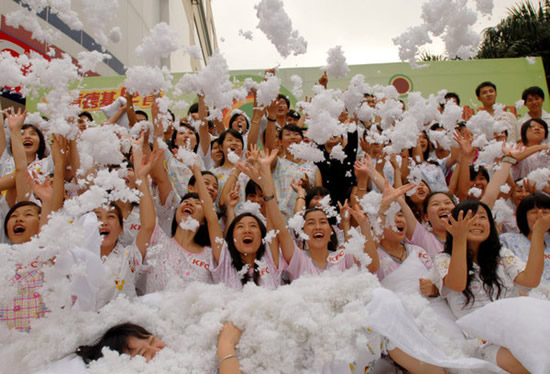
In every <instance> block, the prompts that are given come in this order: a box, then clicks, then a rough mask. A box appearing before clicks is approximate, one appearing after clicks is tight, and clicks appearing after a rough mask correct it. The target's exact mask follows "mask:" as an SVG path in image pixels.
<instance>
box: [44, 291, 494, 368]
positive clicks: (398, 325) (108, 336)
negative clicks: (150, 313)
mask: <svg viewBox="0 0 550 374" xmlns="http://www.w3.org/2000/svg"><path fill="white" fill-rule="evenodd" d="M365 308H366V310H367V313H368V316H369V324H370V325H371V326H372V329H369V330H368V331H365V336H366V338H367V344H366V346H365V349H364V350H363V354H362V355H361V357H358V358H357V360H356V361H355V362H354V363H353V364H352V365H350V363H348V362H342V361H336V360H333V361H332V362H328V363H326V364H325V365H324V366H323V368H322V369H321V370H319V371H315V370H313V369H314V367H310V370H306V371H304V372H308V373H310V372H311V373H318V372H321V373H323V374H356V373H364V372H365V367H369V368H371V369H372V370H369V373H370V372H379V373H389V372H390V371H387V370H388V366H384V365H385V361H383V360H379V359H380V358H381V357H382V355H383V353H384V352H389V354H390V356H391V358H392V359H394V360H395V361H396V362H398V363H400V364H401V365H403V366H405V367H406V368H407V369H408V372H410V373H453V372H456V371H455V369H462V370H467V371H469V370H473V369H483V370H484V371H483V372H495V373H498V372H501V371H500V370H499V369H498V368H497V367H495V366H494V365H492V364H490V363H488V362H486V361H481V360H478V359H474V358H462V359H451V358H449V357H448V356H446V355H445V354H444V353H443V352H441V351H440V350H438V349H437V348H435V347H434V346H433V345H432V344H431V343H430V342H429V341H428V339H426V338H425V337H424V336H423V335H422V334H421V333H420V332H419V330H418V328H417V327H416V325H415V321H414V318H413V317H412V315H411V314H410V313H409V312H408V311H407V310H406V309H405V307H404V305H403V304H402V303H401V301H400V300H399V298H398V297H397V296H396V295H395V294H394V293H393V292H391V291H389V290H385V289H383V288H377V289H375V290H374V291H373V297H372V300H371V301H370V302H369V303H368V304H367V305H366V306H365ZM390 315H391V318H388V316H390ZM251 328H252V327H251ZM248 333H249V336H248V338H249V341H247V342H246V343H243V342H241V346H237V345H238V344H239V341H240V340H241V331H240V330H239V329H238V328H237V327H235V326H234V325H232V324H225V325H223V327H222V329H221V331H220V332H219V334H218V339H217V360H218V365H217V367H218V368H219V373H221V374H227V373H230V374H232V373H241V367H240V360H243V359H253V360H254V359H255V358H253V357H247V354H246V353H243V351H246V347H242V345H243V344H245V345H246V344H248V343H250V335H251V334H250V331H248ZM263 333H264V332H253V333H252V335H255V336H260V335H261V334H263ZM317 338H318V337H317ZM253 339H256V338H253ZM307 339H308V340H309V339H311V340H315V339H316V337H314V336H309V337H308V338H307ZM256 340H258V339H256ZM260 340H261V339H260ZM394 342H396V343H397V344H394ZM283 343H284V342H283ZM307 346H308V344H307V342H306V344H305V348H303V349H300V348H296V347H294V348H293V349H298V350H301V351H302V354H303V361H304V362H305V361H308V360H309V361H311V358H310V357H307V356H308V355H316V354H317V352H311V351H308V347H307ZM165 347H166V345H165V343H164V342H163V337H162V336H155V335H153V334H152V333H150V332H149V331H148V330H147V329H145V328H144V327H142V326H139V325H136V324H133V323H123V324H119V325H116V326H114V327H111V328H110V329H108V330H107V331H106V332H105V333H104V334H103V335H102V337H101V338H99V339H98V340H97V341H95V342H93V343H91V344H90V345H84V346H80V347H79V348H78V349H77V350H76V352H75V353H76V355H77V357H74V356H72V358H67V359H65V360H62V361H60V362H58V363H56V364H54V365H51V366H50V367H49V368H48V370H46V371H41V372H40V373H39V374H53V373H64V372H68V371H70V372H71V373H75V374H80V373H87V372H88V367H87V366H86V365H88V364H92V363H93V362H94V361H96V360H101V359H102V358H103V355H104V354H105V353H106V351H105V350H106V349H107V350H111V351H115V352H118V353H119V354H122V355H129V356H130V357H136V356H143V357H144V358H145V362H147V364H145V363H143V364H144V365H145V366H142V369H143V371H144V372H156V371H158V370H159V368H165V367H166V365H167V364H169V365H172V364H174V365H175V366H177V367H181V366H180V365H178V362H174V363H173V361H171V360H170V357H169V356H162V355H159V356H158V357H157V354H158V353H159V352H160V351H161V350H162V349H164V348H165ZM169 348H172V349H175V348H176V347H169ZM309 348H311V347H309ZM281 349H283V350H286V349H290V347H287V348H281ZM351 350H352V347H350V351H351ZM247 352H248V353H250V351H247ZM196 353H197V352H195V353H193V352H188V351H186V352H181V353H178V352H176V354H182V355H186V354H187V355H189V354H196ZM279 353H280V352H273V357H276V356H277V355H278V354H279ZM321 353H322V352H321ZM256 354H261V353H258V352H256ZM238 356H239V357H238ZM273 357H271V358H269V357H263V358H262V361H263V362H264V364H265V365H266V366H267V367H269V361H270V360H273ZM116 360H118V359H116ZM163 360H164V362H162V361H163ZM166 360H168V361H166ZM98 363H99V362H98ZM126 364H128V361H126ZM272 364H273V365H276V363H273V362H272ZM113 365H115V366H113ZM120 365H125V363H124V361H120V362H119V361H115V362H113V361H112V357H111V361H110V362H107V363H106V364H104V365H103V366H101V369H98V368H97V367H93V366H91V368H92V369H93V370H91V372H102V373H103V372H109V371H111V370H115V371H116V367H119V368H120V367H121V366H120ZM149 365H151V366H150V367H149ZM313 366H314V365H313ZM207 367H212V365H209V364H205V365H204V369H205V372H209V371H208V370H207ZM264 367H265V366H264ZM132 368H133V369H135V368H136V367H135V366H133V365H132V366H130V367H128V370H133V369H132ZM444 368H445V369H444ZM273 369H274V370H273V372H284V371H280V368H279V369H277V367H276V366H275V367H273ZM289 369H292V371H293V372H294V370H295V369H296V368H289ZM98 370H99V371H98ZM102 370H103V371H102ZM190 370H192V369H190ZM390 370H392V371H391V372H394V370H395V369H394V368H393V367H392V368H391V369H390Z"/></svg>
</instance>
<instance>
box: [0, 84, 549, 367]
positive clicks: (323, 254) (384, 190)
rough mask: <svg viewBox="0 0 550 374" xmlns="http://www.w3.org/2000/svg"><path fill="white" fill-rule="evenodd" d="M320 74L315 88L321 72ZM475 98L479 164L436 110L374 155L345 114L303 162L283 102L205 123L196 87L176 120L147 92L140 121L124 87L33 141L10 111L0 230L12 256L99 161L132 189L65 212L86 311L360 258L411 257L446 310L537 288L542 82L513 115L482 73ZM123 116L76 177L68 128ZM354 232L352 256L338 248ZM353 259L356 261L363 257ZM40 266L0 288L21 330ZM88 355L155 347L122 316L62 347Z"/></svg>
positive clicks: (77, 302) (2, 311) (500, 361)
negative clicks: (111, 158)
mask: <svg viewBox="0 0 550 374" xmlns="http://www.w3.org/2000/svg"><path fill="white" fill-rule="evenodd" d="M320 84H321V85H324V86H325V88H326V86H327V81H326V75H325V76H324V77H322V79H321V80H320ZM475 93H476V96H477V98H478V100H479V101H480V102H481V108H480V111H485V112H487V113H488V114H489V115H490V116H493V117H494V120H495V121H496V122H497V123H500V124H501V125H502V131H500V132H496V133H494V135H493V136H494V139H495V140H497V141H499V142H501V149H502V152H500V154H499V156H498V157H497V158H494V159H493V160H492V161H491V162H489V163H485V164H481V163H479V162H476V161H478V158H479V156H480V153H481V152H482V151H483V149H482V148H483V146H481V147H479V146H476V141H475V139H474V137H473V136H472V132H471V131H470V129H469V125H468V123H466V122H465V121H461V120H458V121H457V122H456V124H455V126H454V127H455V131H454V133H445V136H446V137H447V138H449V137H452V139H447V140H448V142H449V144H451V142H452V145H451V146H450V147H445V146H444V142H443V141H442V140H441V137H435V136H432V134H434V133H435V132H439V131H443V132H444V131H445V129H444V127H443V126H442V125H441V124H440V123H438V122H437V121H435V120H433V121H430V122H427V123H425V124H424V131H422V132H421V133H420V136H419V137H418V140H417V144H416V146H414V147H413V148H411V149H405V150H403V151H402V152H400V153H399V154H395V153H394V154H389V153H387V146H389V145H390V143H389V140H388V139H387V138H384V137H383V136H381V135H382V134H383V133H384V131H385V130H386V129H385V128H383V127H382V126H381V124H380V117H378V116H376V115H375V116H374V117H373V118H372V120H370V121H360V120H359V119H358V118H357V116H353V115H351V114H350V113H348V112H347V111H346V110H344V111H343V112H342V113H341V115H340V117H339V121H340V122H341V123H342V124H345V125H346V126H347V129H348V131H347V132H346V133H345V134H343V135H335V136H332V137H331V138H330V139H329V140H328V141H327V142H326V143H325V144H314V146H315V147H316V148H318V149H319V150H321V151H322V153H323V155H324V159H323V160H321V161H318V162H312V161H308V160H303V159H300V158H299V157H297V156H296V154H295V152H293V146H294V145H296V144H300V143H302V142H306V143H315V142H314V141H313V140H312V139H308V136H307V123H308V118H307V115H305V114H304V113H300V112H299V111H298V110H294V109H292V108H291V105H290V101H289V99H288V98H287V97H286V96H284V95H282V94H279V95H278V96H277V98H276V99H275V100H274V101H273V102H272V104H271V105H269V106H268V107H265V108H261V107H259V106H257V105H255V106H254V110H253V113H252V116H251V118H250V117H249V116H248V115H247V114H246V113H245V112H243V111H240V110H234V111H233V112H231V113H229V114H228V116H229V118H230V119H229V122H228V123H229V128H225V127H224V125H223V123H222V121H220V120H216V119H214V120H208V119H207V118H208V116H209V108H207V106H206V104H205V100H204V97H201V96H199V97H198V98H197V102H196V103H195V104H193V105H192V106H191V107H190V108H189V113H188V116H187V117H185V118H175V116H174V115H173V114H172V113H171V112H170V111H168V112H165V113H161V111H160V109H159V106H158V105H157V104H156V102H155V103H154V104H153V108H152V111H151V113H149V114H148V113H146V112H143V111H139V110H137V111H135V110H134V108H133V106H132V102H133V95H132V94H130V93H127V94H126V104H122V105H121V106H120V107H119V108H117V110H116V112H115V113H114V114H113V115H112V116H111V117H110V118H108V119H107V121H105V122H104V123H102V124H101V125H99V124H96V123H95V122H94V119H93V117H92V116H91V115H90V113H87V112H83V113H81V114H80V115H79V117H78V118H75V119H74V121H73V123H72V124H73V125H74V126H75V127H78V134H77V135H76V136H75V137H74V138H73V139H67V138H65V137H63V136H60V135H58V134H54V135H51V136H48V135H47V134H46V133H45V132H44V131H43V129H41V127H40V123H36V124H30V123H27V122H26V111H24V110H21V109H18V110H15V109H13V108H7V109H5V110H4V111H3V115H2V116H0V153H1V162H0V189H1V190H2V191H4V193H3V196H2V198H1V200H0V215H1V217H2V220H3V222H4V229H3V232H2V234H1V235H0V240H1V242H2V243H6V244H10V245H11V246H12V247H13V248H16V247H17V246H19V245H23V244H25V243H31V242H32V241H33V240H35V239H36V237H37V236H40V233H41V230H42V228H43V227H45V225H47V224H48V219H49V217H51V214H52V212H58V211H62V210H63V209H65V208H66V207H67V205H68V204H70V202H71V201H72V200H74V199H75V198H77V197H78V196H82V195H83V194H84V193H85V192H86V191H89V190H90V189H91V188H92V187H93V186H94V178H96V176H98V175H99V174H100V173H101V172H102V171H104V170H107V171H108V172H109V173H111V174H110V175H116V176H118V177H120V178H121V179H122V180H124V184H125V186H126V187H127V188H128V189H130V190H134V191H135V190H137V191H138V193H137V194H136V196H138V198H137V199H135V200H134V201H131V200H130V199H127V198H125V196H114V194H113V191H110V190H108V191H106V193H105V196H106V197H107V198H106V199H105V201H103V202H102V203H101V204H98V205H97V206H95V207H94V208H93V209H90V210H89V212H88V213H85V214H84V215H82V217H75V218H76V219H79V220H80V222H82V221H83V220H86V221H87V222H88V223H87V224H88V225H89V226H85V227H87V228H90V230H92V231H94V230H95V231H97V232H96V233H95V235H96V237H97V238H99V240H96V241H91V243H92V244H90V245H92V246H95V247H94V248H93V249H92V252H93V253H95V254H96V259H95V260H94V261H96V262H97V263H99V266H100V267H101V266H102V267H103V270H102V271H103V273H102V279H100V280H91V279H90V280H88V282H90V284H92V283H93V287H88V288H87V290H90V289H93V290H94V291H93V292H83V291H82V292H80V291H79V290H78V289H76V288H75V291H74V295H72V298H73V305H74V306H75V307H77V306H78V307H80V308H82V309H83V310H98V309H100V308H102V307H103V306H104V305H106V304H108V303H109V302H110V301H112V300H113V299H115V298H116V297H118V296H119V295H121V294H123V295H125V296H126V297H129V298H135V297H138V296H141V295H146V294H150V293H154V292H159V291H162V290H165V289H168V288H171V289H184V288H185V287H187V286H188V285H189V284H190V283H191V282H204V283H223V284H225V285H226V286H227V287H229V288H233V289H242V288H243V287H245V286H246V285H247V284H255V285H256V286H258V287H261V288H265V289H267V290H274V289H277V288H279V287H285V286H286V285H288V284H291V283H292V282H293V281H294V280H296V279H298V278H300V277H302V276H304V275H309V276H315V275H318V274H321V273H322V272H325V271H337V272H344V271H346V270H347V269H350V268H357V267H360V268H361V269H362V270H361V271H365V272H371V273H373V274H375V275H376V276H377V277H378V279H379V280H380V282H381V286H384V285H385V283H384V281H385V280H387V281H388V282H389V281H390V275H392V273H395V274H398V272H399V269H400V267H402V266H403V265H404V264H406V263H408V262H412V261H420V263H421V264H422V267H421V268H422V270H423V271H422V273H421V275H420V273H419V276H418V277H415V278H414V279H413V278H411V279H407V280H406V281H407V282H409V284H413V285H414V286H413V288H414V289H416V291H417V292H419V293H420V294H421V295H423V296H424V297H426V298H429V299H431V300H439V301H442V302H443V304H444V305H445V307H446V308H449V309H450V314H451V315H452V318H454V319H458V318H460V317H462V316H465V315H467V314H469V313H471V312H472V311H474V310H477V309H479V308H482V307H483V306H485V305H487V304H489V303H491V302H493V301H496V300H499V299H503V298H510V297H516V296H524V295H527V294H528V292H529V291H530V290H531V289H533V288H536V287H538V286H539V285H540V284H541V283H545V282H549V281H550V247H549V245H550V241H548V240H549V238H548V237H547V232H548V230H549V229H550V197H549V196H548V193H550V186H548V184H547V182H548V176H547V178H546V179H547V180H546V183H541V182H540V178H538V179H537V180H529V175H530V174H531V173H532V172H535V171H537V170H539V169H541V168H544V167H546V165H548V161H550V156H549V154H548V145H549V141H550V140H549V138H548V120H549V118H550V114H548V113H546V112H545V111H544V110H543V109H542V105H543V103H544V99H545V96H544V91H543V90H542V89H541V88H539V87H529V88H527V89H525V90H524V91H523V94H522V99H523V101H524V102H525V106H526V107H527V109H528V112H527V114H526V115H525V116H524V117H523V118H521V119H518V118H516V116H515V115H513V114H511V113H508V112H499V111H498V110H496V109H495V108H496V106H495V103H496V98H497V89H496V86H495V85H494V84H493V83H491V82H483V83H481V84H480V85H479V86H478V87H477V88H476V89H475ZM387 100H394V99H391V98H381V97H377V96H376V95H374V94H372V93H365V95H364V100H363V101H364V103H366V104H367V105H369V106H370V107H371V108H373V110H374V111H375V113H376V108H377V106H378V107H379V105H380V104H381V103H383V102H385V101H387ZM450 102H452V104H449V103H450ZM447 105H455V106H459V105H460V98H459V97H458V95H456V94H454V93H447V94H446V95H445V99H444V101H443V102H441V112H443V111H444V110H445V107H446V106H447ZM402 106H403V112H405V110H406V108H405V104H404V103H403V104H402ZM123 117H124V118H126V119H127V120H126V121H125V122H124V124H125V126H126V127H127V128H128V129H129V130H131V129H134V128H135V129H140V131H139V132H138V134H137V136H136V137H135V138H134V139H131V140H130V142H131V149H130V150H126V149H124V150H123V149H121V150H120V152H121V154H123V156H124V158H123V161H122V162H120V163H117V164H111V165H97V164H96V165H93V166H92V168H90V169H89V170H82V168H81V161H82V159H83V157H84V155H83V154H82V152H83V150H82V147H79V139H80V137H81V136H83V134H85V132H86V131H89V129H92V128H95V127H98V126H104V127H105V126H119V124H120V123H122V122H121V121H120V119H121V118H123ZM149 120H150V123H151V124H152V126H148V125H147V124H149ZM391 126H392V125H391V124H390V127H391ZM488 140H491V139H488ZM337 153H338V154H337ZM342 153H343V155H344V156H342ZM418 175H420V177H418ZM414 176H417V177H416V179H414V178H413V177H414ZM411 181H412V182H411ZM75 186H76V187H75ZM371 191H372V192H378V193H379V194H380V196H381V199H380V201H379V202H378V204H379V205H378V206H376V212H375V213H376V215H377V216H375V217H373V215H372V214H369V209H368V206H366V205H368V204H370V203H369V202H372V201H373V199H369V197H368V195H369V194H370V193H371ZM498 204H501V205H502V204H504V205H505V206H506V207H507V208H508V209H509V211H513V214H514V215H515V219H508V220H502V219H500V220H499V219H497V220H495V217H494V216H495V213H497V214H496V215H498V214H499V213H498V212H502V211H504V210H503V208H502V207H500V208H499V209H498V212H497V209H496V208H495V205H498ZM370 213H372V212H370ZM508 218H510V217H508ZM357 233H360V236H361V237H362V238H363V239H364V240H363V241H362V242H361V243H362V244H361V248H359V251H355V252H354V253H351V252H350V251H349V250H348V249H347V248H345V246H344V244H345V243H346V242H348V241H350V239H351V238H352V237H354V235H357ZM363 254H366V255H368V258H369V259H370V261H363V260H364V258H365V257H367V256H362V255H363ZM86 261H91V260H86ZM48 266H56V259H55V258H51V259H50V260H49V261H32V262H29V263H28V264H19V265H18V267H17V269H14V274H13V278H12V279H11V281H10V285H11V286H12V287H15V288H16V289H17V295H16V296H15V297H14V298H13V300H12V301H11V302H10V303H7V304H4V305H0V320H1V321H2V323H5V324H7V325H8V326H9V327H10V328H13V329H17V330H21V331H22V332H29V331H31V325H32V323H33V320H34V319H37V318H47V316H48V313H50V312H51V310H50V308H49V307H48V305H46V303H45V302H44V300H43V299H42V297H41V295H40V293H41V289H42V287H43V286H44V275H43V268H44V267H48ZM395 274H394V275H393V276H392V280H393V279H394V278H395ZM388 287H389V286H388ZM239 336H240V331H239V330H238V329H237V328H235V327H234V326H232V325H226V326H225V327H224V328H223V330H222V331H221V333H220V338H219V342H218V349H219V354H218V359H219V368H220V373H234V372H240V369H239V361H238V358H237V355H236V350H235V346H236V345H237V343H238V340H239ZM468 338H471V339H475V338H476V337H473V336H469V337H468ZM381 344H382V345H383V349H381V355H382V356H386V355H387V356H388V357H389V358H388V360H390V361H392V362H394V365H395V367H400V368H403V369H404V370H408V371H409V372H416V373H428V372H433V373H437V372H439V373H443V372H445V368H442V367H437V366H435V365H432V364H428V363H425V362H422V360H419V359H417V358H414V357H412V356H410V355H408V354H407V353H405V352H404V351H402V350H401V349H399V342H395V341H390V340H387V339H385V340H383V343H381ZM103 347H108V348H110V349H113V350H117V351H119V352H121V353H126V354H129V355H131V356H134V355H142V356H145V357H146V359H147V360H150V359H152V358H153V357H154V356H155V354H156V352H158V351H159V350H161V349H162V348H163V347H164V343H162V341H161V340H160V339H159V338H157V337H155V336H153V335H152V334H151V333H150V332H148V331H147V329H145V328H144V327H141V326H137V325H134V324H131V323H126V324H122V325H119V326H115V327H113V328H112V329H110V330H109V331H107V332H106V334H105V336H103V338H101V340H100V341H99V342H98V343H97V344H95V345H93V344H92V343H91V342H90V345H88V346H83V347H80V348H79V349H78V351H77V354H78V355H80V356H82V357H83V358H84V360H85V361H86V362H87V363H88V362H90V361H91V360H96V359H99V358H100V357H101V356H102V353H101V349H102V348H103ZM75 348H76V347H75ZM475 356H476V357H478V358H482V359H484V360H487V361H489V362H491V363H493V364H495V365H497V366H499V367H501V368H503V369H504V370H506V371H508V372H512V373H522V372H527V370H526V368H525V367H524V365H522V363H521V362H520V361H519V360H518V359H516V357H514V355H513V354H512V353H511V351H510V350H508V349H507V348H506V347H501V346H498V345H495V344H491V342H483V344H479V347H478V349H477V351H476V353H475ZM369 365H370V366H373V367H374V366H375V365H376V361H375V360H374V361H372V362H369V363H368V364H367V366H369ZM363 369H366V368H362V370H363ZM361 372H366V371H361Z"/></svg>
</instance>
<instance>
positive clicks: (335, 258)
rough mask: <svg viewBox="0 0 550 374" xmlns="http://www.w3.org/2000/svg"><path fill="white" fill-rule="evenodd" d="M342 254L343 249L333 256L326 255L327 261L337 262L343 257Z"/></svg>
mask: <svg viewBox="0 0 550 374" xmlns="http://www.w3.org/2000/svg"><path fill="white" fill-rule="evenodd" d="M344 255H345V253H344V251H339V252H338V253H336V254H335V255H334V256H328V259H327V261H328V262H330V263H337V262H339V261H340V260H341V259H342V258H343V257H344Z"/></svg>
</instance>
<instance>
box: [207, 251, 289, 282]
mask: <svg viewBox="0 0 550 374" xmlns="http://www.w3.org/2000/svg"><path fill="white" fill-rule="evenodd" d="M257 261H258V260H257ZM258 262H259V264H258V270H259V272H260V282H259V283H260V286H261V287H264V288H267V289H270V290H274V289H276V288H277V287H279V286H280V285H281V272H282V270H283V267H284V266H283V262H281V261H280V263H279V268H277V267H276V266H275V264H274V263H273V257H272V256H271V250H270V249H269V246H266V249H265V254H264V256H263V257H262V259H261V260H259V261H258ZM211 263H212V268H211V269H210V271H211V272H212V278H213V279H214V282H215V283H225V285H226V286H227V287H230V288H234V289H237V290H240V289H242V288H243V284H242V283H241V277H240V276H239V274H238V271H237V269H236V268H235V267H234V266H233V260H232V258H231V254H230V253H229V248H228V247H227V243H224V245H223V247H222V251H221V253H220V263H219V264H218V265H217V266H215V264H216V260H215V259H214V256H213V255H212V259H211ZM249 274H250V276H252V269H249ZM248 282H249V283H254V282H253V281H252V280H249V281H248Z"/></svg>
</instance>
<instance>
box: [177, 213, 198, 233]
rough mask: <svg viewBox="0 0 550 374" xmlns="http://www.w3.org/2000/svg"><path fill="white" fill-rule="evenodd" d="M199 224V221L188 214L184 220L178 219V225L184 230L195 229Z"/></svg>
mask: <svg viewBox="0 0 550 374" xmlns="http://www.w3.org/2000/svg"><path fill="white" fill-rule="evenodd" d="M200 225H201V224H200V223H199V221H197V220H196V219H194V218H193V217H191V216H189V217H187V218H186V219H184V220H181V221H180V227H181V228H182V229H184V230H188V231H196V230H197V229H198V228H199V226H200Z"/></svg>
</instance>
